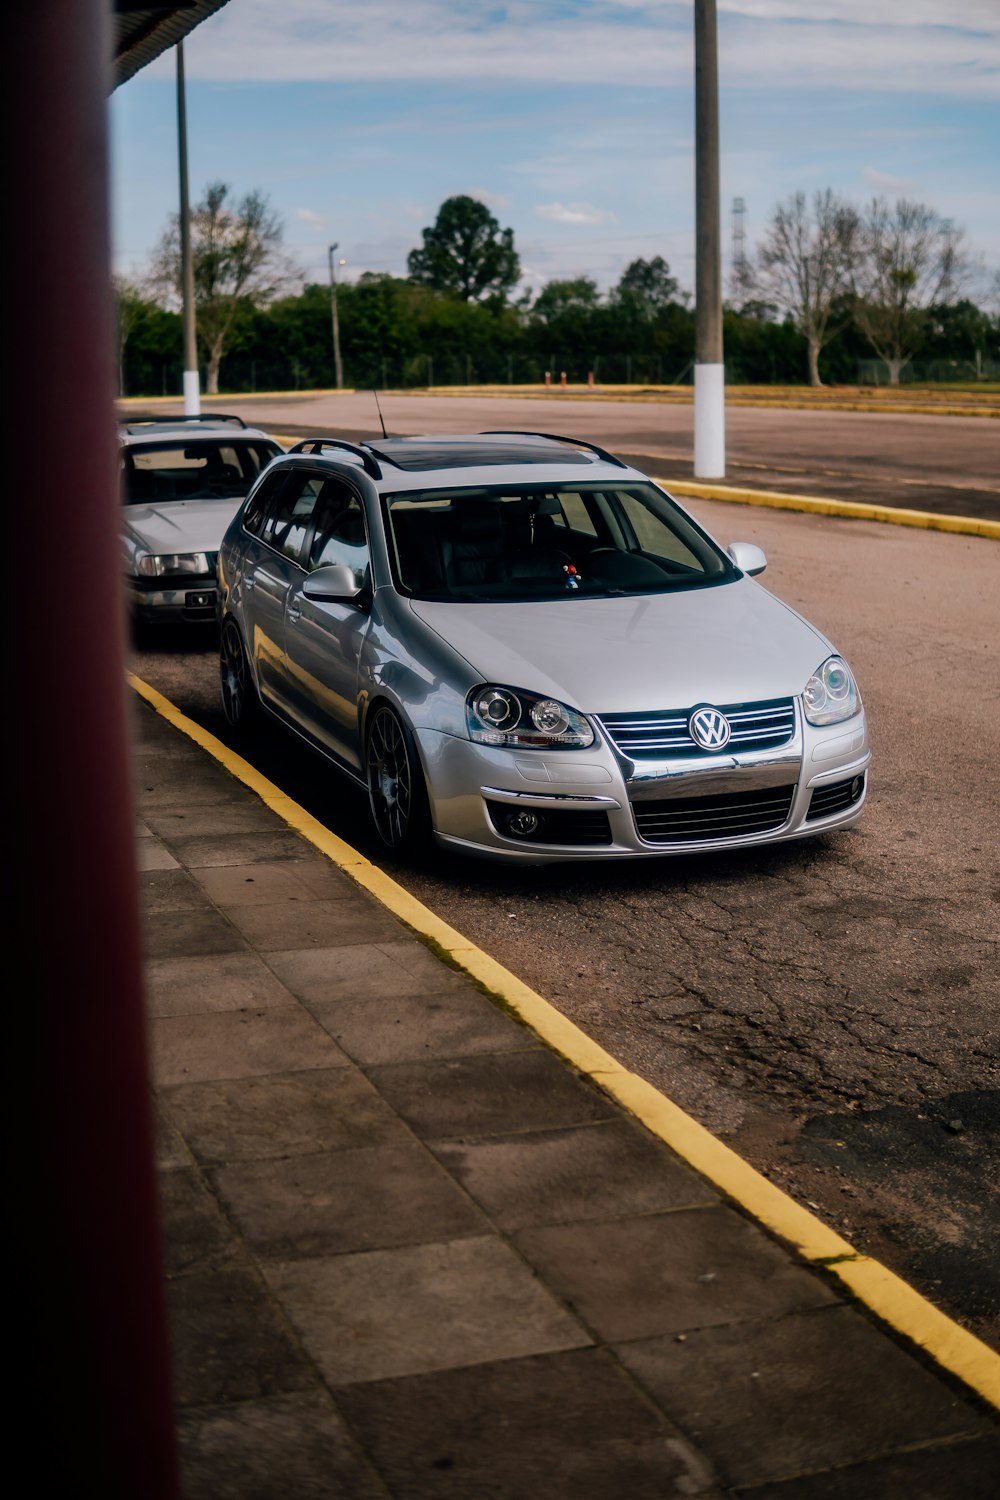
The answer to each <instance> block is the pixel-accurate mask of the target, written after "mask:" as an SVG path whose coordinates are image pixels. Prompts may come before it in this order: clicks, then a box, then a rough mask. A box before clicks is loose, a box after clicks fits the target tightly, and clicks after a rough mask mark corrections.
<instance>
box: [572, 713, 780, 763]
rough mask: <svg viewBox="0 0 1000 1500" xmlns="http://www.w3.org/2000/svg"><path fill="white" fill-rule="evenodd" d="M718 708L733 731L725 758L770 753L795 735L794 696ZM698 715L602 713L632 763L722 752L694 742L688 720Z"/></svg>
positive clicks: (612, 736) (606, 727)
mask: <svg viewBox="0 0 1000 1500" xmlns="http://www.w3.org/2000/svg"><path fill="white" fill-rule="evenodd" d="M718 707H719V709H720V712H722V713H724V714H725V716H726V718H727V719H728V720H729V723H730V727H731V731H732V732H731V734H730V738H729V743H728V744H727V745H726V746H725V747H724V749H723V751H722V754H724V755H725V754H731V753H732V752H733V751H736V750H770V749H771V748H772V747H774V746H776V745H784V744H786V743H787V741H788V740H790V739H791V738H792V735H793V734H794V733H795V704H794V702H793V700H792V699H791V698H771V699H769V700H768V701H767V702H764V703H727V704H719V705H718ZM693 712H694V709H693V708H670V709H664V710H662V712H653V713H635V714H599V715H598V718H599V721H600V723H601V724H603V726H604V728H605V730H606V731H607V733H608V735H609V736H610V738H611V740H612V742H613V744H614V745H615V747H616V748H617V749H618V750H620V751H621V753H622V754H623V755H627V756H628V757H629V759H630V760H651V759H657V760H662V759H663V758H665V757H667V756H670V757H671V758H673V757H676V756H698V757H702V756H705V755H713V754H718V753H719V752H718V751H711V750H703V749H702V748H701V746H700V745H698V744H696V743H695V741H694V740H693V739H692V738H691V735H690V732H689V730H688V720H689V719H690V717H691V715H692V713H693Z"/></svg>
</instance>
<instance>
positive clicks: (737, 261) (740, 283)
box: [730, 198, 750, 303]
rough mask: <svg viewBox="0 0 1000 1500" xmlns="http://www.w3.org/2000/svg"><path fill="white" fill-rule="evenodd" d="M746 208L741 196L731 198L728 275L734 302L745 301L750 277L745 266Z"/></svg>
mask: <svg viewBox="0 0 1000 1500" xmlns="http://www.w3.org/2000/svg"><path fill="white" fill-rule="evenodd" d="M746 208H747V206H746V203H745V202H744V201H743V199H742V198H734V199H733V212H732V232H733V249H732V269H731V272H730V275H731V281H732V298H733V301H734V302H735V303H741V302H745V301H746V298H747V293H748V291H749V284H750V277H749V273H748V268H747V249H746V234H745V230H744V215H745V214H746Z"/></svg>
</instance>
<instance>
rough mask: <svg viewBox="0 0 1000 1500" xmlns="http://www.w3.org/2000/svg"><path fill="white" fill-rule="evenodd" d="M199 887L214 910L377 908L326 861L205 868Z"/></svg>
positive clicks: (342, 873) (369, 898) (200, 870)
mask: <svg viewBox="0 0 1000 1500" xmlns="http://www.w3.org/2000/svg"><path fill="white" fill-rule="evenodd" d="M220 831H221V830H220ZM224 831H226V832H228V831H229V830H224ZM198 884H199V885H200V886H201V887H202V888H203V889H204V890H205V891H207V893H208V895H209V896H210V897H211V899H212V900H213V901H214V902H215V904H216V905H217V906H224V907H227V908H228V907H230V906H270V905H273V904H274V903H276V902H282V903H287V902H298V901H346V900H348V899H350V901H352V902H354V903H356V904H363V905H366V906H375V905H376V903H375V901H374V900H373V898H371V897H367V898H366V897H364V896H363V895H362V894H361V892H360V891H359V890H358V887H357V886H356V885H355V883H354V881H353V880H351V878H350V876H348V875H345V874H344V872H343V870H338V869H337V868H336V867H335V866H334V865H332V864H331V863H330V861H329V860H327V859H316V858H314V859H308V858H306V859H301V860H297V861H294V862H290V861H289V860H287V859H285V860H280V861H279V862H278V863H276V864H272V865H268V864H252V865H214V866H205V867H203V868H201V869H199V871H198ZM397 931H398V924H397Z"/></svg>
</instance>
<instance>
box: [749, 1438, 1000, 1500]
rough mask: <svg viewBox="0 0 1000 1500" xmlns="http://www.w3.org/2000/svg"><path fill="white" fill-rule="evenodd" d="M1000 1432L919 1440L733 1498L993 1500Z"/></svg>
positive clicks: (998, 1484) (999, 1469) (998, 1485)
mask: <svg viewBox="0 0 1000 1500" xmlns="http://www.w3.org/2000/svg"><path fill="white" fill-rule="evenodd" d="M998 1475H1000V1437H988V1438H982V1439H979V1440H975V1439H974V1440H972V1441H971V1442H968V1441H961V1442H957V1443H946V1444H943V1445H942V1446H941V1447H938V1448H928V1447H925V1446H924V1445H921V1447H920V1448H919V1450H918V1451H917V1452H915V1453H894V1454H893V1455H891V1457H889V1458H876V1459H873V1460H872V1461H871V1462H870V1463H866V1464H851V1466H850V1467H849V1468H846V1469H829V1470H827V1471H826V1473H824V1474H813V1475H805V1474H797V1475H796V1476H795V1478H794V1479H789V1480H786V1481H785V1482H784V1483H783V1484H765V1485H755V1486H754V1487H753V1488H752V1489H742V1488H741V1489H738V1490H735V1491H733V1495H734V1500H896V1497H897V1496H898V1497H899V1500H997V1495H998V1494H1000V1480H998V1477H997V1476H998Z"/></svg>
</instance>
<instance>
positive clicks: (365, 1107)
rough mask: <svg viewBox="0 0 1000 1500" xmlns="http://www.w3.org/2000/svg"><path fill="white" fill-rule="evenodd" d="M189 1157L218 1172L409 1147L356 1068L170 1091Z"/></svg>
mask: <svg viewBox="0 0 1000 1500" xmlns="http://www.w3.org/2000/svg"><path fill="white" fill-rule="evenodd" d="M169 1099H170V1113H171V1117H172V1118H173V1120H174V1121H175V1123H176V1125H177V1128H178V1129H179V1130H180V1131H181V1132H182V1134H183V1136H184V1139H185V1141H186V1142H187V1145H188V1147H189V1148H190V1150H191V1151H192V1153H193V1154H194V1156H195V1157H196V1158H197V1159H198V1160H199V1161H200V1162H203V1163H207V1164H209V1165H213V1166H221V1165H224V1164H229V1163H233V1162H242V1161H263V1160H267V1159H269V1158H271V1157H275V1156H305V1155H308V1154H310V1153H313V1152H320V1151H347V1150H352V1149H355V1148H357V1147H360V1146H382V1145H392V1144H394V1143H398V1142H403V1141H405V1142H407V1143H409V1142H410V1140H411V1139H412V1138H411V1135H410V1132H409V1130H408V1129H407V1128H406V1126H405V1125H404V1124H403V1122H402V1121H401V1120H400V1119H399V1117H398V1115H396V1113H395V1112H394V1111H393V1110H391V1109H390V1108H389V1106H388V1105H387V1104H386V1103H385V1102H384V1100H383V1099H382V1098H381V1097H380V1096H379V1094H378V1093H376V1091H375V1089H373V1088H372V1086H371V1084H370V1083H369V1082H368V1081H367V1079H366V1078H365V1077H364V1076H363V1074H361V1073H359V1072H358V1071H357V1069H356V1068H351V1067H340V1068H323V1069H317V1070H314V1071H312V1072H299V1073H284V1074H279V1075H278V1076H272V1077H268V1078H225V1079H222V1080H220V1081H219V1082H217V1083H214V1082H213V1083H193V1084H188V1085H186V1086H181V1087H179V1088H172V1089H171V1090H170V1092H169Z"/></svg>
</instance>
